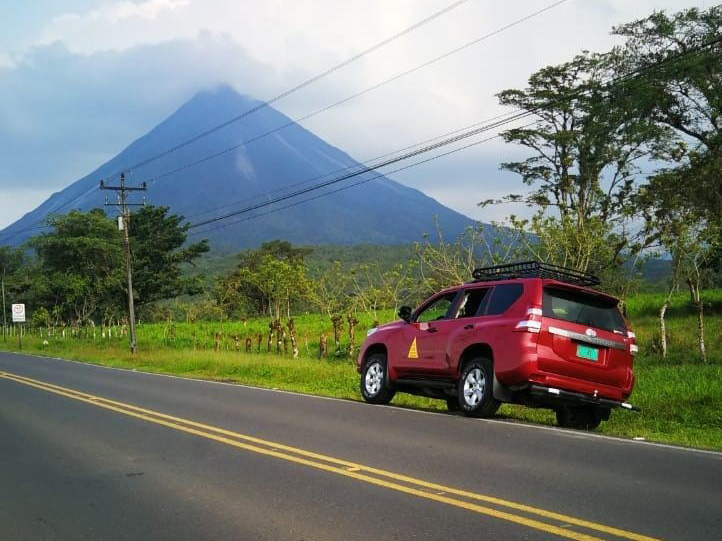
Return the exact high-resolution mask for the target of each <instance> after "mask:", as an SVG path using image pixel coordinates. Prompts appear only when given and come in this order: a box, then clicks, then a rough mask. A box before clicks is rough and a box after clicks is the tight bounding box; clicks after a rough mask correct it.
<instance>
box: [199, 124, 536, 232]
mask: <svg viewBox="0 0 722 541" xmlns="http://www.w3.org/2000/svg"><path fill="white" fill-rule="evenodd" d="M530 125H531V124H530ZM498 137H499V134H498V133H497V134H496V135H493V136H492V137H487V138H486V139H481V140H479V141H475V142H473V143H469V144H468V145H464V146H462V147H459V148H455V149H453V150H449V151H448V152H444V153H442V154H437V155H435V156H432V157H430V158H426V159H424V160H419V161H418V162H414V163H412V164H409V165H405V166H403V167H399V168H398V169H394V170H393V171H387V172H386V173H378V174H377V175H375V176H373V177H371V178H367V179H363V180H359V181H357V182H354V183H352V184H349V185H348V186H341V187H340V188H336V189H334V190H330V191H328V192H324V193H322V194H318V195H315V196H313V197H308V198H306V199H303V200H301V201H294V202H293V203H289V204H288V205H284V206H282V207H279V208H274V209H271V210H268V211H266V212H261V213H259V214H254V215H253V216H249V217H246V218H241V219H240V220H234V221H232V222H228V223H224V224H219V225H216V226H214V227H210V228H208V229H205V230H201V231H193V232H191V233H189V234H188V236H192V235H204V234H206V233H209V232H211V231H215V230H216V229H222V228H224V227H228V226H231V225H234V224H237V223H241V222H246V221H248V220H254V219H256V218H259V217H261V216H266V215H267V214H273V213H274V212H280V211H282V210H285V209H288V208H291V207H295V206H298V205H301V204H303V203H308V202H309V201H313V200H315V199H320V198H321V197H325V196H327V195H331V194H334V193H338V192H342V191H344V190H348V189H349V188H353V187H355V186H359V185H361V184H366V183H367V182H371V181H372V180H376V179H377V178H382V177H385V176H386V175H391V174H393V173H398V172H400V171H404V170H406V169H411V168H412V167H416V166H418V165H422V164H424V163H427V162H431V161H434V160H437V159H439V158H443V157H444V156H448V155H450V154H455V153H456V152H460V151H462V150H466V149H468V148H471V147H474V146H476V145H480V144H482V143H486V142H487V141H491V140H493V139H497V138H498Z"/></svg>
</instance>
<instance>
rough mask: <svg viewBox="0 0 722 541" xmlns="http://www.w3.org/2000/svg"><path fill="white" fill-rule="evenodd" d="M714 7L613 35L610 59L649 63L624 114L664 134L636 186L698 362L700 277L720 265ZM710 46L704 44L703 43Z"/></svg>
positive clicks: (721, 14) (721, 77) (720, 140)
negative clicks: (618, 39)
mask: <svg viewBox="0 0 722 541" xmlns="http://www.w3.org/2000/svg"><path fill="white" fill-rule="evenodd" d="M720 28H722V6H714V7H711V8H709V9H708V10H706V11H700V10H699V9H697V8H692V9H687V10H683V11H680V12H678V13H675V14H673V15H667V14H666V13H664V12H655V13H653V14H652V15H650V16H649V17H647V18H645V19H641V20H638V21H634V22H631V23H629V24H625V25H622V26H619V27H617V28H615V29H614V33H616V34H617V35H620V36H623V37H625V38H626V42H625V44H624V45H622V46H620V47H617V48H616V49H615V50H614V51H613V53H614V55H615V56H616V58H617V60H618V62H619V64H620V65H621V66H624V67H625V69H634V70H639V69H644V68H645V67H646V66H649V65H653V64H657V65H659V68H658V69H655V70H653V71H649V72H648V73H647V74H646V76H645V77H644V78H641V79H639V80H635V81H630V82H629V83H627V84H626V85H625V86H626V88H625V91H626V93H627V95H628V97H629V99H628V102H627V103H628V105H629V106H630V108H631V110H634V111H636V112H637V113H638V114H640V115H644V116H646V117H649V118H650V119H652V121H654V122H655V123H657V124H658V125H660V126H663V127H664V128H667V129H668V132H667V133H668V134H670V133H671V136H668V137H667V138H666V139H664V140H663V141H660V142H658V144H657V145H656V154H657V155H658V157H659V158H661V159H663V160H665V161H666V164H665V166H664V167H661V168H660V169H659V170H657V171H656V172H655V173H654V174H652V175H651V176H650V177H649V178H648V179H647V182H646V184H645V185H644V186H643V187H642V188H641V190H640V193H639V197H638V198H637V200H636V204H637V205H638V207H639V208H641V209H642V211H643V217H644V223H645V226H644V233H645V234H646V235H647V236H648V238H650V239H652V240H653V241H655V242H658V243H659V244H660V245H661V246H662V248H663V249H665V250H666V251H667V253H669V254H670V256H671V257H672V263H673V269H674V279H673V281H672V284H671V289H670V293H669V295H671V291H673V290H674V289H675V288H676V287H677V286H678V283H677V280H678V279H680V280H684V281H685V282H686V283H687V286H688V288H689V290H690V297H691V303H692V305H693V306H694V307H695V309H696V311H697V319H698V325H697V327H698V329H697V337H698V346H699V352H700V357H701V359H702V360H704V359H705V344H704V303H703V302H702V299H701V296H700V287H702V285H703V283H704V278H705V275H707V274H709V273H710V272H711V271H712V270H716V271H718V272H719V270H720V266H721V264H722V174H721V168H720V163H722V132H721V131H720V128H722V62H720V54H721V53H722V42H720V40H719V36H720ZM710 44H712V45H710ZM669 295H668V296H667V299H666V300H665V301H664V302H663V305H662V307H661V308H660V331H661V333H662V337H661V338H662V354H663V356H664V355H665V354H666V344H665V342H666V337H665V328H664V313H665V311H666V307H667V305H668V304H669Z"/></svg>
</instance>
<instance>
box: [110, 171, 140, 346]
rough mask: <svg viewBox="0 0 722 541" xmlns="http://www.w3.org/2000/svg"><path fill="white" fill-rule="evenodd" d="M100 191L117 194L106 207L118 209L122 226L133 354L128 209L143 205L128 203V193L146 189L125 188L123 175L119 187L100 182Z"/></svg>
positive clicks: (131, 338) (133, 330)
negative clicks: (115, 200) (114, 200)
mask: <svg viewBox="0 0 722 541" xmlns="http://www.w3.org/2000/svg"><path fill="white" fill-rule="evenodd" d="M100 189H101V190H114V191H116V192H117V193H118V202H117V203H108V202H107V201H106V203H105V205H106V206H115V207H118V208H119V209H120V214H121V217H122V224H123V227H122V229H123V250H124V252H125V265H126V270H127V273H128V323H129V326H130V352H131V353H133V354H134V353H135V352H136V351H137V349H138V341H137V338H136V333H135V302H134V300H133V265H132V261H131V255H130V237H129V234H128V227H129V225H130V208H129V207H135V206H144V205H145V201H144V202H143V203H129V202H128V193H129V192H143V191H146V190H147V189H148V186H147V185H146V183H145V182H143V184H141V185H140V186H126V185H125V173H121V174H120V186H108V185H106V184H105V182H103V181H102V180H101V181H100Z"/></svg>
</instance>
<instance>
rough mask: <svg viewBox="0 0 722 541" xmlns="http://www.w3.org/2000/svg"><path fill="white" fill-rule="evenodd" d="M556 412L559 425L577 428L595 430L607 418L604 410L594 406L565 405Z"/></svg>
mask: <svg viewBox="0 0 722 541" xmlns="http://www.w3.org/2000/svg"><path fill="white" fill-rule="evenodd" d="M556 414H557V424H558V425H559V426H561V427H563V428H575V429H577V430H594V429H595V428H597V427H598V426H599V425H600V424H601V423H602V421H603V420H604V418H605V416H604V412H603V411H601V410H599V409H598V408H595V407H594V406H582V407H572V406H563V407H561V408H557V410H556ZM606 417H607V418H608V417H609V415H607V416H606Z"/></svg>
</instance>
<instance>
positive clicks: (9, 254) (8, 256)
mask: <svg viewBox="0 0 722 541" xmlns="http://www.w3.org/2000/svg"><path fill="white" fill-rule="evenodd" d="M23 259H24V257H23V252H22V250H18V249H13V248H10V247H8V246H0V292H1V294H2V311H3V318H2V322H3V337H5V335H6V333H7V326H8V322H7V304H6V299H5V285H6V281H7V280H8V278H9V277H10V276H11V275H12V274H14V273H15V272H17V271H18V270H19V269H20V267H21V266H22V264H23Z"/></svg>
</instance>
